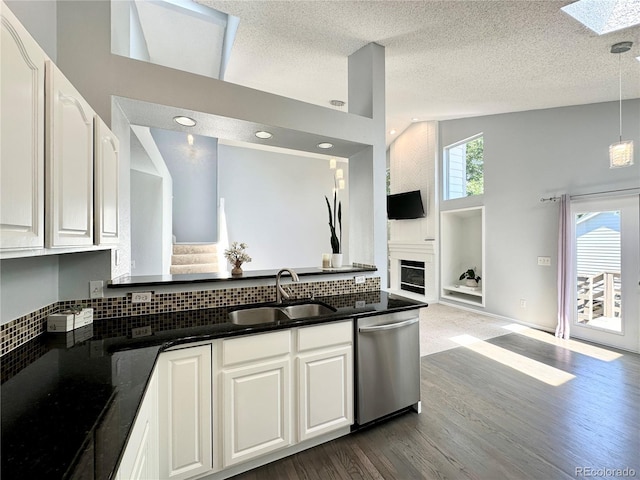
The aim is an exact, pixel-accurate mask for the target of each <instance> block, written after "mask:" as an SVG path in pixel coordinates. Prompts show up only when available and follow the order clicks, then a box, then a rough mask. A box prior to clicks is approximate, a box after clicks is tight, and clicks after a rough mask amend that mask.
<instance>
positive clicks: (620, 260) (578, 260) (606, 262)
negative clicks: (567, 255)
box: [571, 195, 640, 352]
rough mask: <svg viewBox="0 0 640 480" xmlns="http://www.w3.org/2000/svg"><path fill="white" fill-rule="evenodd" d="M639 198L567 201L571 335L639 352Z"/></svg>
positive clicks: (625, 197) (633, 196)
mask: <svg viewBox="0 0 640 480" xmlns="http://www.w3.org/2000/svg"><path fill="white" fill-rule="evenodd" d="M639 198H640V197H639V196H638V195H632V196H624V197H608V198H591V199H584V200H572V201H571V219H572V236H571V237H572V241H573V249H572V250H573V252H574V258H573V266H574V272H573V278H574V280H575V283H574V288H573V295H574V301H573V305H574V308H573V322H572V323H573V325H572V327H571V335H572V336H575V337H578V338H582V339H585V340H591V341H594V342H597V343H602V344H605V345H610V346H613V347H618V348H623V349H625V350H631V351H635V352H637V351H639V346H640V286H639V281H640V240H639V236H640V222H639V211H640V209H639Z"/></svg>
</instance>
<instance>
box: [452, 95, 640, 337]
mask: <svg viewBox="0 0 640 480" xmlns="http://www.w3.org/2000/svg"><path fill="white" fill-rule="evenodd" d="M623 111H624V120H623V121H624V125H625V132H627V134H626V135H625V138H627V137H628V138H631V139H632V140H634V142H635V144H636V146H640V100H632V101H625V102H624V106H623ZM617 118H618V104H617V103H616V102H610V103H600V104H593V105H581V106H573V107H565V108H555V109H546V110H535V111H529V112H520V113H511V114H504V115H492V116H485V117H476V118H467V119H459V120H449V121H443V122H440V145H450V144H452V143H455V142H456V141H459V140H461V139H464V138H468V137H470V136H472V135H475V134H478V133H481V132H482V133H484V164H485V167H484V186H485V193H484V195H483V196H479V197H477V198H463V199H459V200H451V201H448V202H443V203H442V205H441V208H443V209H448V208H454V207H461V206H468V205H473V204H482V203H484V205H485V220H486V232H485V235H486V265H485V271H484V276H483V278H484V280H485V294H486V308H485V311H487V312H490V313H493V314H497V315H502V316H505V317H509V318H513V319H517V320H520V321H523V322H528V323H532V324H535V325H539V326H542V327H546V328H553V327H554V326H555V324H556V305H557V295H556V268H557V246H556V243H557V234H558V225H557V222H558V205H557V204H556V203H552V202H547V203H541V202H540V198H541V197H549V196H553V195H558V194H561V193H569V194H583V193H591V192H600V191H606V190H611V189H622V188H637V187H638V186H639V185H640V158H638V151H637V150H636V164H635V165H634V166H633V167H629V168H624V169H613V170H612V169H609V163H608V162H609V161H608V146H609V144H610V143H612V142H615V141H617V137H618V120H617ZM538 256H549V257H551V267H541V266H538V265H537V257H538ZM520 299H525V300H527V305H528V306H527V308H521V307H520Z"/></svg>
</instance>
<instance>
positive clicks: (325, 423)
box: [296, 321, 353, 441]
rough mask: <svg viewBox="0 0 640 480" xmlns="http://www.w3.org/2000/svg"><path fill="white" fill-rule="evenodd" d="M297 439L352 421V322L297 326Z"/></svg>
mask: <svg viewBox="0 0 640 480" xmlns="http://www.w3.org/2000/svg"><path fill="white" fill-rule="evenodd" d="M297 336H298V342H297V343H298V354H297V357H296V363H297V371H298V389H297V390H298V441H304V440H308V439H309V438H313V437H317V436H319V435H322V434H325V433H328V432H331V431H333V430H336V429H338V428H341V427H346V426H349V425H351V424H352V423H353V329H352V322H351V321H348V322H339V323H331V324H327V325H318V326H313V327H306V328H300V329H298V330H297Z"/></svg>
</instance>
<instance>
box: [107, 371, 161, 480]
mask: <svg viewBox="0 0 640 480" xmlns="http://www.w3.org/2000/svg"><path fill="white" fill-rule="evenodd" d="M153 478H160V476H159V470H158V375H157V373H156V372H154V373H153V374H152V376H151V379H150V380H149V384H148V386H147V391H146V392H145V394H144V399H143V400H142V404H141V405H140V409H139V410H138V415H137V416H136V420H135V423H134V425H133V427H132V430H131V435H130V436H129V440H128V441H127V446H126V447H125V450H124V454H123V455H122V459H121V461H120V466H119V468H118V472H117V473H116V479H117V480H147V479H153Z"/></svg>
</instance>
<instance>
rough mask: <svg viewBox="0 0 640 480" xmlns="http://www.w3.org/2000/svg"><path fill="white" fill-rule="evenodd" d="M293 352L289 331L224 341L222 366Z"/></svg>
mask: <svg viewBox="0 0 640 480" xmlns="http://www.w3.org/2000/svg"><path fill="white" fill-rule="evenodd" d="M289 352H291V333H290V331H289V330H282V331H280V332H273V333H262V334H259V335H250V336H247V337H241V338H233V339H229V340H223V341H222V365H223V366H225V367H226V366H229V365H234V364H236V363H244V362H250V361H253V360H260V359H262V358H269V357H276V356H279V355H286V354H288V353H289Z"/></svg>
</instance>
